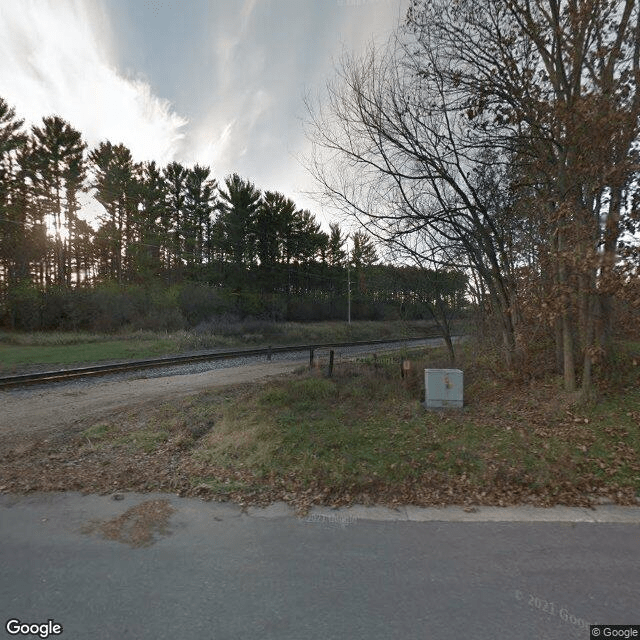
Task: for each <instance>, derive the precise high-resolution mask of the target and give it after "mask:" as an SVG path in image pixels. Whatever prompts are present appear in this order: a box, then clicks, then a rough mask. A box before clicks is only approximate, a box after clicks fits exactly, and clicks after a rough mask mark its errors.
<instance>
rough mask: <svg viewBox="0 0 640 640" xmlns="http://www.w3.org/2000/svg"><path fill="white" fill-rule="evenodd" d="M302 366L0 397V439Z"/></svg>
mask: <svg viewBox="0 0 640 640" xmlns="http://www.w3.org/2000/svg"><path fill="white" fill-rule="evenodd" d="M302 364H304V363H303V362H302V361H300V362H291V361H288V362H275V363H264V364H256V365H248V366H242V367H228V368H224V369H215V370H212V371H206V372H203V373H194V374H188V375H181V376H169V377H163V378H146V379H140V380H123V381H117V382H116V381H110V382H105V383H103V384H91V385H89V386H83V385H81V384H78V385H74V386H73V387H71V388H69V387H68V386H65V387H64V388H60V387H51V388H44V389H42V390H41V391H34V392H33V393H30V394H24V393H15V392H10V391H2V392H0V437H2V439H5V437H11V436H18V437H20V436H27V437H29V436H36V435H42V434H45V433H47V432H50V431H60V430H64V429H65V428H67V427H72V426H73V425H79V424H82V423H84V422H85V421H86V420H88V419H96V418H100V417H101V416H104V415H108V414H110V413H112V412H114V411H118V410H121V409H124V408H128V409H134V408H137V407H141V406H144V405H154V404H157V403H158V402H160V401H161V402H167V401H169V400H171V399H172V398H176V399H182V398H184V397H186V396H189V395H193V394H196V393H200V392H202V391H207V390H209V389H212V388H218V387H223V386H226V385H237V384H246V383H250V382H254V381H258V380H264V379H266V378H269V377H273V376H278V375H283V374H287V373H290V372H291V371H294V370H295V369H297V368H299V367H300V366H301V365H302Z"/></svg>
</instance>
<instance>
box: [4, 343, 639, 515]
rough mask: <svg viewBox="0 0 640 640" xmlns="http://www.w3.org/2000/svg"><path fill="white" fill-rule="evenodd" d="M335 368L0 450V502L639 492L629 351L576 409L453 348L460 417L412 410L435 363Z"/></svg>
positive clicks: (519, 499)
mask: <svg viewBox="0 0 640 640" xmlns="http://www.w3.org/2000/svg"><path fill="white" fill-rule="evenodd" d="M405 355H406V356H410V357H411V358H412V362H413V367H412V369H411V371H410V374H409V376H408V377H406V378H401V377H400V367H399V360H400V357H399V356H395V357H390V358H387V359H386V360H383V359H382V358H378V360H377V362H376V361H373V360H368V359H364V360H361V361H356V362H349V363H346V362H345V363H339V364H337V365H336V370H335V374H334V376H333V378H331V379H328V378H326V377H324V372H323V370H322V369H320V370H314V371H311V372H310V371H306V370H305V371H301V372H299V373H298V374H296V375H294V376H291V377H290V378H288V379H285V380H279V381H271V382H268V383H264V384H261V385H251V386H243V387H236V388H233V389H222V390H220V391H216V392H211V393H206V394H201V395H200V396H197V397H194V398H191V399H190V400H187V401H183V402H182V403H180V404H178V405H176V404H166V405H163V406H161V407H158V408H156V409H154V410H153V411H150V412H149V411H147V412H145V413H127V412H124V413H120V414H115V415H114V416H113V418H112V419H111V420H110V421H104V420H103V421H101V422H100V423H97V424H87V425H83V429H81V430H79V431H76V432H74V433H67V434H63V435H61V436H59V437H58V439H57V440H49V441H46V442H43V441H39V442H32V443H31V444H28V445H25V443H24V442H22V443H21V442H17V441H15V440H14V441H11V442H5V443H3V452H4V453H3V454H2V456H1V457H0V489H2V490H4V491H21V492H25V491H32V490H61V489H73V490H82V491H93V492H112V491H121V490H137V491H146V490H153V491H158V490H167V491H173V492H177V493H180V494H181V495H198V496H203V497H207V498H214V499H218V500H224V499H232V500H237V501H239V502H241V503H250V502H251V503H261V504H264V503H268V502H270V501H272V500H276V499H282V500H286V501H288V502H291V503H293V504H295V505H297V506H298V507H300V508H301V509H305V508H307V507H308V506H309V505H310V504H314V503H316V504H330V505H345V504H350V503H352V502H363V503H369V504H371V503H380V504H390V505H393V504H398V503H413V504H420V505H444V504H469V505H470V504H486V505H489V504H491V505H507V504H522V503H529V504H537V505H552V504H574V505H588V504H591V503H592V502H593V501H594V500H595V499H597V498H600V497H603V496H607V497H609V498H610V499H613V500H615V501H617V502H619V503H623V504H628V503H632V502H635V496H636V495H637V494H638V493H639V492H640V366H638V365H637V364H635V365H634V362H636V363H637V362H638V343H629V344H627V345H622V346H621V347H620V354H619V367H618V368H619V373H618V378H617V379H616V381H615V385H614V384H613V382H611V380H609V384H607V385H603V386H602V388H601V397H600V401H599V402H598V403H597V404H593V405H578V404H576V402H575V398H574V397H571V396H568V395H566V394H564V393H563V392H562V391H561V386H560V380H559V379H558V378H557V377H554V376H543V377H541V378H539V379H537V378H531V379H529V380H528V381H523V380H521V379H517V378H516V377H514V376H512V375H501V373H500V372H499V371H498V370H497V368H496V366H497V365H496V364H495V363H494V362H493V361H492V360H491V358H490V357H489V356H488V355H486V354H484V355H483V354H479V353H478V352H477V350H476V348H475V347H474V346H473V345H471V344H470V345H467V346H466V347H465V348H464V349H463V350H462V351H461V354H460V362H459V364H458V366H460V367H461V368H462V369H463V370H464V372H465V408H464V409H463V410H455V411H448V412H427V411H425V410H424V409H423V408H422V406H421V404H420V400H421V394H422V369H424V368H425V367H427V366H428V367H432V368H440V367H442V366H443V365H446V363H447V360H446V355H445V354H443V353H441V352H438V351H432V352H414V353H413V354H405Z"/></svg>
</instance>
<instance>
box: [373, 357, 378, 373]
mask: <svg viewBox="0 0 640 640" xmlns="http://www.w3.org/2000/svg"><path fill="white" fill-rule="evenodd" d="M373 368H374V369H375V370H376V371H377V370H378V354H377V353H375V352H374V354H373Z"/></svg>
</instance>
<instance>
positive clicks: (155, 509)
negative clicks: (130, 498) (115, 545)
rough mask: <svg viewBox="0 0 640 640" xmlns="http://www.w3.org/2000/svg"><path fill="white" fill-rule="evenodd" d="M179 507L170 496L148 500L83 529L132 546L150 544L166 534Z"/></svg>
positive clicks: (84, 531) (85, 531) (146, 545)
mask: <svg viewBox="0 0 640 640" xmlns="http://www.w3.org/2000/svg"><path fill="white" fill-rule="evenodd" d="M174 511H175V509H174V508H173V507H172V506H171V504H170V503H169V501H168V500H147V501H146V502H142V503H140V504H138V505H136V506H135V507H131V508H130V509H127V510H126V511H125V512H124V513H123V514H122V515H119V516H118V517H116V518H112V519H111V520H107V521H106V522H92V523H91V524H90V525H88V526H87V527H85V528H84V529H83V533H95V532H97V533H99V534H100V535H102V537H103V538H106V539H107V540H115V541H116V542H122V543H123V544H128V545H129V546H130V547H148V546H150V545H152V544H153V543H154V542H156V541H157V537H158V536H160V535H166V534H167V531H168V526H169V520H170V519H171V516H172V515H173V513H174Z"/></svg>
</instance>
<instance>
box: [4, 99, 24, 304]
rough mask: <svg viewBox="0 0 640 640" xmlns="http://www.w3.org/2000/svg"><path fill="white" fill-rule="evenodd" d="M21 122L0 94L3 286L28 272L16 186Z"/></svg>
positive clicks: (19, 179)
mask: <svg viewBox="0 0 640 640" xmlns="http://www.w3.org/2000/svg"><path fill="white" fill-rule="evenodd" d="M23 123H24V121H23V120H19V119H18V118H16V112H15V109H13V108H12V107H9V105H8V104H7V103H6V102H5V100H3V99H2V98H0V266H1V268H2V271H3V275H4V278H3V281H4V283H5V285H7V286H8V285H10V284H11V283H15V282H16V281H17V280H19V279H20V278H24V277H27V276H28V265H27V263H26V262H25V260H24V257H26V255H27V250H26V246H25V240H26V236H27V234H28V220H27V209H26V202H25V201H24V199H22V198H21V197H20V190H21V189H20V187H21V185H23V186H24V185H25V180H24V176H21V175H20V165H21V163H20V160H19V152H20V150H21V149H22V148H24V145H25V144H26V141H27V136H26V134H25V133H24V132H23V130H22V126H23ZM21 256H22V258H21ZM3 293H4V292H3Z"/></svg>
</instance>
